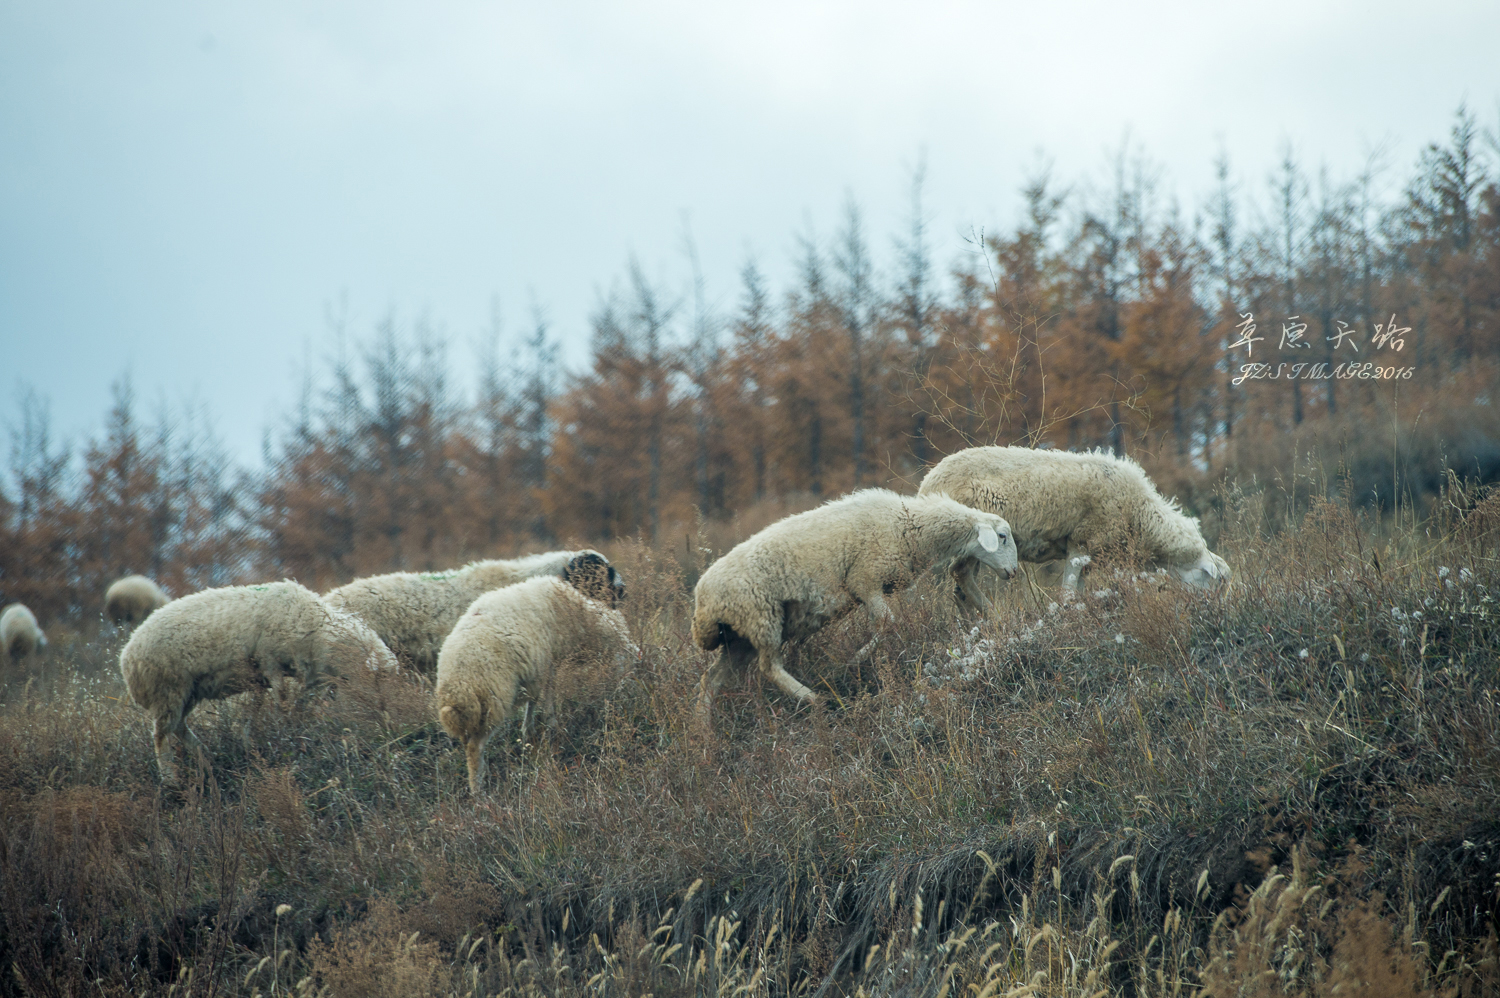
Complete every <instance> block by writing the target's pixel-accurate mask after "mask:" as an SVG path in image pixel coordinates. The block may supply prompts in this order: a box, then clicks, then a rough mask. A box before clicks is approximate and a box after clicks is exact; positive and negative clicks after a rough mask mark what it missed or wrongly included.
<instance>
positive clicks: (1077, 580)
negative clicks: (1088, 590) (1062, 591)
mask: <svg viewBox="0 0 1500 998" xmlns="http://www.w3.org/2000/svg"><path fill="white" fill-rule="evenodd" d="M1093 560H1094V559H1092V558H1090V557H1089V556H1088V555H1087V554H1085V553H1084V552H1083V551H1082V550H1081V549H1078V548H1073V547H1069V548H1068V569H1067V572H1066V573H1064V575H1063V587H1064V588H1068V587H1072V588H1073V589H1075V590H1077V591H1078V592H1080V593H1081V592H1083V570H1084V569H1085V568H1088V566H1089V563H1090V562H1092V561H1093Z"/></svg>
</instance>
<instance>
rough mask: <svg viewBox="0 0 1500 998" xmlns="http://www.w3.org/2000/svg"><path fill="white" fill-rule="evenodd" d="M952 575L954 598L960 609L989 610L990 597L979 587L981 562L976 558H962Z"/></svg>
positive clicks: (953, 569) (985, 611)
mask: <svg viewBox="0 0 1500 998" xmlns="http://www.w3.org/2000/svg"><path fill="white" fill-rule="evenodd" d="M950 575H951V576H952V578H953V599H954V601H955V602H956V603H958V605H959V608H960V609H963V610H968V611H973V610H977V611H978V612H980V613H987V612H988V611H989V609H990V601H989V598H988V597H987V596H985V595H984V590H983V589H981V588H980V587H979V562H978V561H977V560H976V559H974V558H964V559H962V560H960V561H959V562H958V563H957V564H956V565H954V566H953V568H952V570H951V572H950Z"/></svg>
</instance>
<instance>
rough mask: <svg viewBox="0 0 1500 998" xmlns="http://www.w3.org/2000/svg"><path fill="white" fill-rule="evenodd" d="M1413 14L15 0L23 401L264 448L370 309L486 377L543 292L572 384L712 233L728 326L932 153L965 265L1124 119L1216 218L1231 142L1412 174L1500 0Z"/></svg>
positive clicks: (1098, 154) (1340, 7) (9, 256)
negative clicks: (609, 301) (166, 415)
mask: <svg viewBox="0 0 1500 998" xmlns="http://www.w3.org/2000/svg"><path fill="white" fill-rule="evenodd" d="M1418 9H1419V8H1418V7H1416V6H1413V5H1411V4H1406V3H1385V4H1379V5H1376V4H1369V3H1361V4H1355V3H1324V4H1318V3H1301V2H1299V3H1262V4H1256V5H1253V8H1247V9H1246V10H1244V11H1241V12H1234V11H1232V10H1231V9H1230V7H1229V5H1208V4H1185V3H1184V4H1161V3H1156V4H1140V3H1136V4H1119V3H1091V4H1036V3H1029V4H1015V5H1010V4H999V3H962V2H952V3H943V2H931V0H929V2H926V3H921V4H916V3H899V4H895V3H876V2H871V0H861V2H850V3H838V4H812V3H808V2H805V0H804V2H797V3H786V4H781V3H768V2H757V3H753V4H749V3H746V4H730V3H712V4H707V3H626V2H619V3H608V4H606V3H598V4H582V3H548V4H520V3H514V4H513V3H496V2H452V0H450V2H442V3H421V4H419V3H392V2H381V0H358V2H315V0H314V2H309V0H301V2H290V3H289V2H277V0H257V2H255V3H253V4H252V3H240V2H225V3H214V4H208V3H173V2H168V0H153V2H151V3H148V4H124V3H117V2H93V3H77V2H70V0H46V2H41V3H33V2H25V3H23V2H19V0H0V348H3V350H0V420H3V421H4V422H5V423H7V424H14V422H15V421H16V417H17V416H18V414H19V403H18V402H17V398H16V396H17V393H18V392H19V391H20V390H21V389H22V388H23V386H26V385H29V386H32V387H34V388H35V389H36V390H37V391H38V392H39V393H40V394H41V395H43V396H45V397H46V398H48V399H49V400H50V401H51V405H52V414H53V422H54V428H55V431H56V432H58V433H59V434H60V435H62V436H65V437H69V438H71V439H72V440H73V441H74V442H75V443H77V442H79V441H81V440H83V439H85V438H86V437H87V436H88V435H90V434H93V433H97V432H98V430H99V428H100V427H101V425H102V417H103V414H104V411H105V409H106V408H107V405H108V397H109V394H108V393H109V386H110V384H111V382H112V381H114V380H116V379H117V378H119V377H120V376H121V375H122V374H123V373H124V372H126V371H129V372H131V375H132V378H133V380H134V383H135V386H136V390H137V394H138V396H139V397H140V399H141V401H142V405H143V409H144V410H145V411H144V414H145V415H147V416H148V417H149V416H150V414H151V412H152V411H154V410H155V408H156V407H157V405H158V404H159V402H161V401H163V400H164V401H165V402H167V403H168V404H169V405H172V406H180V405H182V404H185V403H191V404H197V403H207V404H208V406H209V407H210V409H211V410H212V412H213V413H214V415H215V418H216V422H217V427H218V431H219V433H220V435H221V436H222V437H223V439H224V440H225V441H226V442H227V443H228V445H229V446H230V448H231V449H232V451H233V452H234V454H235V455H236V457H238V458H239V459H240V460H242V461H243V462H245V463H247V464H252V465H253V464H256V463H258V460H259V448H260V439H261V433H262V430H263V429H264V428H265V427H267V426H275V425H278V421H279V420H280V419H281V414H282V413H283V412H284V411H285V410H286V409H287V407H289V406H290V405H291V404H292V403H293V401H294V400H295V399H296V397H297V392H298V386H299V379H300V376H301V372H302V371H303V370H304V369H305V366H306V364H307V362H308V359H309V358H311V361H312V363H313V366H314V368H315V369H316V368H320V367H321V365H322V359H323V358H324V357H326V356H327V355H328V354H329V353H330V351H331V350H332V345H331V344H332V338H331V335H330V333H329V331H328V321H327V315H328V313H329V311H330V309H331V308H337V307H338V303H339V302H340V301H343V302H346V303H347V315H348V318H349V323H350V328H351V331H352V332H353V333H355V334H356V335H359V336H365V335H368V333H369V332H370V329H371V328H372V326H373V324H374V323H375V321H376V320H378V319H379V318H380V317H381V316H383V315H386V314H389V313H391V312H393V311H394V313H395V314H396V315H397V316H398V318H400V319H401V320H402V321H404V322H409V321H411V320H413V319H414V318H417V317H421V316H426V317H427V318H428V319H429V320H430V321H431V323H432V324H433V325H434V326H435V327H437V328H439V329H442V330H444V331H445V332H446V334H447V336H448V338H449V339H450V340H451V342H452V347H451V349H450V356H451V358H452V361H453V363H454V367H455V371H456V373H457V376H458V377H459V379H460V383H461V384H465V385H467V384H468V382H469V379H468V373H467V372H468V371H470V370H472V364H471V363H470V360H471V357H472V347H471V345H472V344H473V343H474V342H476V341H477V340H479V339H480V338H481V336H482V335H483V334H484V331H485V330H486V329H487V328H488V326H489V324H490V315H491V302H492V301H493V300H496V299H498V301H499V303H500V313H501V316H502V319H503V322H504V328H505V329H506V330H507V332H508V334H512V335H519V334H521V333H522V332H524V327H525V325H526V324H527V322H528V321H529V318H528V314H529V310H530V302H531V300H532V298H533V296H534V298H535V300H536V302H537V303H538V304H539V305H540V306H541V307H542V308H543V309H544V310H545V312H546V314H547V316H548V318H549V319H550V321H551V324H552V329H553V331H554V333H555V334H556V336H557V337H558V338H559V339H560V340H561V341H562V342H563V343H564V347H565V350H564V356H565V358H566V359H567V360H569V361H570V362H571V363H573V364H574V365H575V366H576V365H577V364H578V363H579V362H581V361H582V359H583V358H584V357H585V353H584V347H585V346H586V343H587V338H588V317H589V314H590V312H591V311H592V309H593V308H594V306H595V304H596V303H597V301H598V297H599V295H600V294H601V293H602V292H604V291H607V289H608V288H609V286H610V284H611V282H612V281H616V280H618V279H619V278H620V276H621V275H622V274H623V272H624V269H625V266H626V263H627V261H628V259H629V258H630V256H631V254H635V255H636V256H637V257H638V258H639V260H640V261H641V263H642V265H643V267H644V268H645V270H646V272H647V273H648V274H649V275H651V276H652V277H653V278H654V279H657V280H659V281H661V282H663V283H665V284H668V285H670V286H672V287H682V286H684V285H685V283H686V280H687V272H688V269H687V264H686V262H685V259H684V255H683V252H682V245H683V238H682V234H683V229H684V218H685V217H686V218H687V219H689V220H690V222H689V224H690V227H691V231H692V233H693V236H694V238H695V240H696V243H697V246H698V250H699V253H700V255H701V259H702V264H703V270H704V273H705V276H706V278H707V282H708V290H709V294H710V298H711V299H712V300H714V301H716V302H718V303H719V304H720V306H721V307H722V308H724V309H726V310H727V309H729V308H731V307H732V306H733V304H734V302H735V300H736V298H737V296H738V286H737V273H738V270H739V268H740V266H741V265H742V264H743V262H744V260H745V258H746V256H747V254H749V253H753V254H755V255H756V257H757V258H758V259H759V260H760V262H761V264H762V266H763V268H764V269H765V270H766V272H767V273H768V274H769V275H770V276H771V278H772V280H773V283H774V285H775V286H776V287H777V289H778V290H780V288H781V287H782V286H784V283H785V280H786V279H787V278H788V277H789V275H790V272H791V267H790V265H789V259H790V257H791V255H792V253H793V252H794V247H795V236H796V234H797V233H799V232H805V231H807V228H808V226H809V224H810V225H811V226H812V228H813V230H814V231H815V232H817V233H820V234H822V235H827V234H830V233H832V232H833V231H834V230H835V229H836V228H837V226H838V224H839V221H840V218H841V213H842V206H843V204H844V202H845V200H846V198H847V197H849V196H850V195H852V196H853V197H854V198H855V199H857V201H858V202H859V203H860V204H861V205H862V206H863V208H864V211H865V215H866V222H867V227H868V231H869V234H870V237H871V241H872V244H873V246H874V248H875V250H876V251H877V258H878V259H880V260H882V261H884V260H888V259H889V257H890V253H889V247H890V245H891V243H890V239H891V236H892V235H894V234H895V233H896V231H897V230H898V229H899V228H900V227H901V225H902V224H903V219H904V217H905V215H906V211H907V204H908V190H909V183H910V177H911V171H912V169H913V168H914V166H915V165H916V164H917V162H918V161H919V159H920V158H921V157H923V156H924V155H925V160H926V163H927V184H926V202H927V207H928V211H929V215H930V219H931V234H932V241H933V245H934V250H935V255H936V257H937V259H938V262H939V263H940V264H943V265H944V267H945V269H946V265H947V264H949V263H951V262H952V261H954V260H955V259H957V258H958V257H959V255H960V254H961V252H962V251H963V247H964V243H963V240H962V238H961V234H962V233H963V232H965V231H967V230H969V229H970V228H971V227H973V228H977V227H981V226H982V227H988V228H990V229H992V230H993V229H995V228H997V227H1000V228H1003V227H1006V226H1009V225H1013V224H1014V223H1015V221H1016V218H1017V214H1018V205H1019V197H1018V194H1017V192H1018V189H1019V187H1020V186H1021V184H1022V183H1023V181H1024V179H1025V178H1026V176H1027V175H1028V174H1030V173H1031V172H1033V171H1034V169H1035V168H1036V165H1037V164H1038V162H1039V161H1040V160H1039V157H1045V158H1046V159H1049V160H1050V161H1051V162H1052V163H1053V164H1054V175H1055V176H1056V178H1057V179H1058V180H1059V181H1060V182H1062V183H1075V182H1077V181H1079V180H1081V179H1082V178H1085V177H1094V178H1097V179H1099V180H1101V181H1102V180H1104V179H1105V174H1106V171H1105V164H1106V162H1107V155H1108V152H1107V151H1108V150H1111V149H1118V148H1119V147H1120V145H1121V143H1122V141H1125V140H1126V137H1127V136H1128V137H1129V142H1130V143H1131V144H1132V145H1133V146H1136V145H1138V146H1139V147H1140V148H1142V149H1144V151H1145V152H1146V153H1147V154H1148V155H1149V156H1150V157H1152V158H1153V159H1154V160H1155V161H1156V162H1158V163H1159V164H1161V166H1162V167H1163V168H1164V171H1165V177H1164V181H1165V185H1166V187H1167V188H1168V189H1169V190H1170V191H1172V192H1175V193H1176V195H1177V196H1178V198H1179V199H1180V201H1181V202H1182V205H1183V208H1184V210H1185V211H1188V212H1191V211H1192V210H1194V209H1196V208H1197V206H1198V205H1199V204H1200V203H1201V202H1202V200H1203V198H1204V197H1205V196H1206V193H1207V191H1208V189H1209V187H1210V186H1211V184H1212V181H1213V161H1214V159H1215V157H1216V155H1217V154H1218V153H1219V151H1220V149H1223V150H1226V151H1227V152H1228V154H1229V156H1230V159H1231V163H1232V166H1233V169H1234V173H1235V176H1236V179H1237V180H1238V181H1239V183H1240V184H1241V186H1242V187H1243V188H1244V189H1245V190H1246V191H1249V192H1253V193H1254V194H1256V195H1257V196H1258V195H1259V194H1260V193H1261V192H1262V191H1263V190H1264V188H1265V178H1266V176H1267V174H1268V173H1269V171H1270V170H1271V168H1272V167H1273V166H1274V164H1275V163H1276V162H1277V161H1278V159H1279V157H1280V154H1281V150H1282V149H1283V147H1284V146H1285V145H1286V143H1288V142H1290V143H1291V145H1292V147H1293V148H1294V149H1295V150H1296V153H1297V155H1298V157H1299V159H1301V161H1302V162H1303V163H1304V164H1305V165H1306V166H1307V167H1308V168H1309V169H1310V170H1314V171H1315V170H1316V169H1317V168H1318V167H1319V166H1320V165H1324V164H1326V165H1327V166H1328V167H1329V168H1330V170H1331V171H1332V173H1333V174H1334V175H1335V176H1343V177H1348V176H1352V175H1353V174H1354V173H1356V172H1357V171H1358V170H1359V169H1360V168H1361V166H1362V164H1363V162H1364V160H1365V157H1366V156H1367V155H1368V153H1369V152H1370V150H1371V149H1372V148H1374V147H1376V146H1378V145H1380V144H1381V143H1385V145H1386V146H1387V148H1388V149H1389V156H1388V160H1389V162H1390V164H1391V169H1390V172H1389V175H1388V176H1389V180H1390V181H1391V183H1393V184H1395V183H1399V182H1401V181H1404V179H1405V178H1406V177H1407V176H1408V175H1409V174H1410V172H1411V168H1412V165H1413V163H1414V162H1415V160H1416V157H1417V154H1418V152H1419V150H1420V149H1421V147H1422V145H1423V144H1424V143H1426V142H1429V141H1434V140H1437V141H1441V140H1444V139H1446V137H1447V133H1448V129H1449V127H1450V125H1451V123H1452V119H1453V113H1454V111H1455V109H1456V107H1457V106H1458V103H1459V102H1460V101H1461V100H1465V99H1466V100H1467V101H1468V103H1469V106H1470V107H1471V108H1472V109H1473V110H1474V111H1475V112H1476V113H1477V114H1478V115H1479V118H1480V122H1481V124H1483V125H1485V126H1487V127H1490V128H1494V127H1495V125H1496V123H1497V106H1500V103H1497V102H1500V59H1497V58H1496V57H1495V51H1496V44H1497V39H1500V4H1497V3H1494V2H1493V0H1476V2H1472V3H1447V4H1428V5H1424V6H1422V7H1421V8H1420V9H1421V10H1422V13H1421V14H1420V15H1418V14H1415V13H1414V12H1415V11H1417V10H1418Z"/></svg>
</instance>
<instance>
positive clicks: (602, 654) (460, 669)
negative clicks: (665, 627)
mask: <svg viewBox="0 0 1500 998" xmlns="http://www.w3.org/2000/svg"><path fill="white" fill-rule="evenodd" d="M623 596H624V590H623V587H621V586H620V585H619V582H618V579H617V576H616V575H615V574H614V573H613V571H612V569H611V568H610V566H609V563H608V562H606V561H605V560H604V558H603V557H602V556H600V555H598V554H595V553H593V552H585V553H583V554H579V555H576V556H574V558H573V559H572V560H571V561H569V562H568V565H567V566H566V568H565V569H564V570H563V573H562V578H560V579H559V578H556V577H553V576H542V577H540V578H533V579H528V580H526V581H525V582H518V583H516V584H515V585H511V586H506V587H505V588H503V589H496V590H493V591H491V592H488V593H485V594H484V595H483V596H480V597H479V598H478V599H476V600H475V601H474V602H473V603H472V604H471V605H470V606H469V608H468V609H467V610H466V611H464V614H463V616H462V617H460V618H459V621H458V624H457V625H455V626H454V628H453V632H452V633H451V634H449V635H448V639H447V640H446V641H444V642H443V649H442V652H441V653H440V654H439V655H438V666H437V689H436V690H435V691H434V693H433V702H434V704H435V706H436V708H437V717H438V721H439V723H441V724H442V726H443V729H444V730H445V731H447V732H448V733H449V734H450V735H452V736H453V737H454V738H456V739H458V740H459V742H461V743H462V744H463V747H464V754H465V756H466V759H467V761H468V767H469V788H470V789H471V790H472V791H473V792H474V793H475V794H476V795H478V794H479V793H480V792H481V790H482V789H483V787H484V774H485V760H484V748H485V744H486V743H487V742H488V741H489V738H490V735H491V734H493V733H494V731H495V730H496V729H497V728H498V727H500V725H502V724H503V723H505V721H506V720H507V719H508V718H509V717H510V716H511V713H512V711H513V710H514V709H515V706H516V703H517V701H518V699H520V698H522V697H524V698H525V699H526V700H527V701H528V704H530V703H542V702H544V701H545V699H546V694H547V692H549V690H550V692H552V693H553V694H554V695H555V696H561V697H567V698H569V699H571V698H573V697H574V696H575V695H576V694H577V692H578V691H577V690H574V689H556V688H555V687H556V686H557V685H559V684H558V683H557V682H556V678H557V675H558V671H559V668H560V667H561V666H562V665H563V664H564V663H567V662H569V661H577V660H579V659H591V660H593V661H594V662H596V663H602V664H604V665H605V666H606V667H607V668H609V669H610V670H611V671H617V670H618V669H619V668H621V667H623V666H624V665H625V664H626V663H627V662H628V661H630V660H632V659H634V658H635V657H637V656H639V654H640V650H639V649H638V648H637V647H636V645H635V643H634V642H632V641H631V640H630V629H629V628H628V627H627V626H626V624H625V618H624V617H623V616H621V614H620V612H619V611H618V610H616V609H614V605H615V603H616V602H618V601H619V600H620V599H621V598H622V597H623Z"/></svg>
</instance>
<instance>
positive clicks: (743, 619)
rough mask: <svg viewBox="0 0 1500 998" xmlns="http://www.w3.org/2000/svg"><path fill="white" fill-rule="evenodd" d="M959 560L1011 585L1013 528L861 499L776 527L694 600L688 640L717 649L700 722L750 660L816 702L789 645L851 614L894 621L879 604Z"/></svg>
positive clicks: (921, 504)
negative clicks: (787, 653) (790, 667)
mask: <svg viewBox="0 0 1500 998" xmlns="http://www.w3.org/2000/svg"><path fill="white" fill-rule="evenodd" d="M965 559H973V560H975V561H977V562H979V563H983V564H985V565H988V566H990V567H991V568H992V569H994V570H995V571H996V572H999V573H1000V574H1001V575H1003V576H1005V577H1007V578H1008V577H1010V576H1011V575H1013V574H1014V573H1015V570H1016V546H1015V543H1014V541H1012V540H1011V538H1010V525H1009V524H1007V523H1006V522H1005V520H1003V519H1002V518H1001V517H999V516H996V515H994V514H992V513H986V512H982V511H980V510H976V509H970V508H969V507H967V506H963V505H960V504H959V503H957V502H954V501H953V500H952V499H949V498H947V497H946V496H901V495H897V494H896V493H894V492H890V491H887V490H885V489H866V490H864V491H862V492H855V493H854V494H852V495H848V496H845V497H844V498H842V499H838V500H835V501H834V502H830V503H827V504H825V505H823V506H819V507H818V508H816V509H812V510H808V511H807V512H805V513H799V514H797V515H796V516H791V517H788V518H786V519H784V520H781V521H780V522H778V523H773V524H772V525H771V526H769V527H767V528H766V529H764V530H762V531H761V532H760V533H758V534H756V535H755V536H753V537H751V538H750V539H749V540H746V541H744V542H742V543H741V544H739V545H737V546H736V547H735V548H733V549H732V550H731V551H730V552H729V553H728V554H726V555H724V557H722V558H720V559H719V560H718V561H716V562H714V563H713V564H712V565H711V566H709V568H708V570H707V571H706V572H704V573H703V576H702V578H700V579H699V580H698V586H697V588H696V589H695V590H694V591H693V597H694V609H693V640H694V641H695V642H697V644H698V646H699V647H700V648H703V649H705V650H708V651H712V650H713V649H715V648H721V649H722V650H721V652H720V655H719V660H718V661H717V662H715V663H714V665H712V666H711V667H710V668H709V670H708V672H707V673H705V674H704V677H703V682H702V685H701V686H700V688H699V697H698V711H699V716H700V720H702V721H703V722H705V723H706V722H707V721H708V719H709V712H710V709H711V707H712V703H713V697H714V694H715V693H716V692H717V691H718V689H719V688H720V687H721V686H723V685H724V683H725V681H726V680H727V679H728V678H729V677H730V674H731V673H734V674H743V673H744V672H745V670H746V668H747V667H748V666H749V664H750V661H751V660H752V659H755V660H756V661H757V663H758V667H759V668H758V671H759V674H760V676H761V677H762V678H763V679H769V680H771V681H773V682H775V683H776V685H777V686H780V687H781V688H782V689H783V690H785V691H786V692H787V693H790V694H791V695H793V696H795V697H799V698H801V699H803V700H814V699H816V698H815V696H814V694H813V692H812V690H810V689H808V688H807V687H806V686H804V685H802V683H800V682H798V681H797V680H796V679H795V678H794V677H793V676H792V675H791V674H790V673H788V672H787V671H786V668H785V665H784V655H783V646H784V645H785V644H786V643H787V642H790V641H800V640H802V639H804V638H806V637H808V636H809V635H811V634H813V633H814V632H816V631H817V630H819V629H820V628H822V627H823V625H824V624H826V623H828V622H829V621H830V620H832V619H833V618H835V617H837V616H839V615H841V614H843V613H845V612H847V611H848V610H850V609H851V608H852V607H853V606H854V605H855V604H863V605H864V608H865V610H866V612H867V613H868V614H869V616H870V619H871V621H872V622H874V623H879V622H880V621H881V620H882V619H883V618H886V617H889V616H890V615H891V611H890V608H889V607H887V606H886V602H885V597H886V596H888V595H890V594H891V593H894V592H897V591H899V590H901V589H904V588H905V587H906V586H908V585H910V584H911V582H912V581H913V580H914V579H915V578H916V577H917V576H918V575H920V574H922V573H923V572H925V571H927V570H928V569H930V568H932V567H934V566H936V567H939V568H943V569H946V568H947V567H948V566H949V565H951V564H952V563H953V562H956V561H961V560H965ZM868 648H869V646H868V645H867V646H866V650H867V649H868ZM863 654H864V653H863V652H861V655H863Z"/></svg>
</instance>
